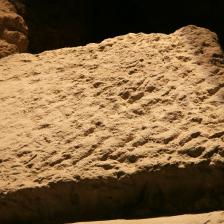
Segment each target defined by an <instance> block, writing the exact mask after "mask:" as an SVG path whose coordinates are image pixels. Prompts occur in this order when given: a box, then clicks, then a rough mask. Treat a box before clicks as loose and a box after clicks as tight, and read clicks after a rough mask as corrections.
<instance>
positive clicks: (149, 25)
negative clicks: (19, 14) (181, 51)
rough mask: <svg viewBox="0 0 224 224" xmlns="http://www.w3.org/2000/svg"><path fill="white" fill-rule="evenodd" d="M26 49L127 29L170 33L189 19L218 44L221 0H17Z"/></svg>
mask: <svg viewBox="0 0 224 224" xmlns="http://www.w3.org/2000/svg"><path fill="white" fill-rule="evenodd" d="M23 2H24V4H25V15H24V17H25V20H26V22H27V24H28V26H29V31H30V33H29V40H30V45H29V51H30V52H32V53H37V52H41V51H43V50H50V49H55V48H61V47H68V46H79V45H85V44H87V43H90V42H100V41H102V40H103V39H105V38H108V37H114V36H117V35H121V34H126V33H129V32H145V33H151V32H161V33H171V32H173V31H175V30H176V29H178V28H180V27H182V26H185V25H189V24H193V25H197V26H201V27H205V28H209V29H210V30H212V31H214V32H216V33H217V34H218V36H219V39H220V42H221V44H222V46H223V45H224V34H223V32H224V30H223V28H224V26H223V25H224V23H223V22H224V1H223V0H194V1H192V0H189V1H184V0H179V1H174V0H171V1H166V0H165V1H161V0H157V1H151V0H113V1H110V0H23Z"/></svg>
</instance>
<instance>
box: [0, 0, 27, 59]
mask: <svg viewBox="0 0 224 224" xmlns="http://www.w3.org/2000/svg"><path fill="white" fill-rule="evenodd" d="M27 32H28V28H27V26H26V24H25V22H24V20H23V18H22V17H21V16H19V15H18V14H17V12H16V9H15V7H14V6H13V5H12V4H11V3H10V2H9V1H8V0H1V1H0V58H2V57H5V56H8V55H11V54H14V53H19V52H26V50H27V46H28V39H27Z"/></svg>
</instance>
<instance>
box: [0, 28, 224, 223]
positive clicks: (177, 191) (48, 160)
mask: <svg viewBox="0 0 224 224" xmlns="http://www.w3.org/2000/svg"><path fill="white" fill-rule="evenodd" d="M223 72H224V57H223V53H222V51H221V49H220V46H219V44H218V40H217V36H216V35H215V34H214V33H212V32H210V31H209V30H206V29H203V28H198V27H195V26H187V27H184V28H181V29H179V30H177V31H176V32H175V33H173V34H170V35H165V34H143V33H139V34H133V33H131V34H128V35H125V36H119V37H116V38H113V39H107V40H105V41H103V42H102V43H100V44H89V45H87V46H85V47H77V48H65V49H59V50H55V51H47V52H43V53H41V54H38V55H31V54H20V55H12V56H10V57H7V58H2V59H1V60H0V130H1V132H0V180H1V181H0V222H1V223H9V222H15V220H16V221H17V222H18V221H21V222H24V223H30V222H31V221H33V222H34V221H36V222H38V221H39V222H43V221H46V220H47V221H52V222H54V223H55V221H56V220H60V221H66V220H71V221H75V220H87V219H101V218H107V219H109V218H117V217H132V216H133V217H143V216H154V215H160V214H178V213H182V214H183V213H189V212H202V211H211V210H218V209H219V210H222V209H224V178H223V176H224V169H223V168H224V143H223V140H224V128H223V127H224V126H223V122H224V117H223V111H224V106H223V101H224V90H223V87H224V77H223Z"/></svg>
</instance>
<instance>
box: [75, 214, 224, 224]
mask: <svg viewBox="0 0 224 224" xmlns="http://www.w3.org/2000/svg"><path fill="white" fill-rule="evenodd" d="M88 223H89V224H223V223H224V212H211V213H205V214H197V215H180V216H173V217H162V218H152V219H140V220H137V219H135V220H111V221H98V222H79V223H76V224H88Z"/></svg>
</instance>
